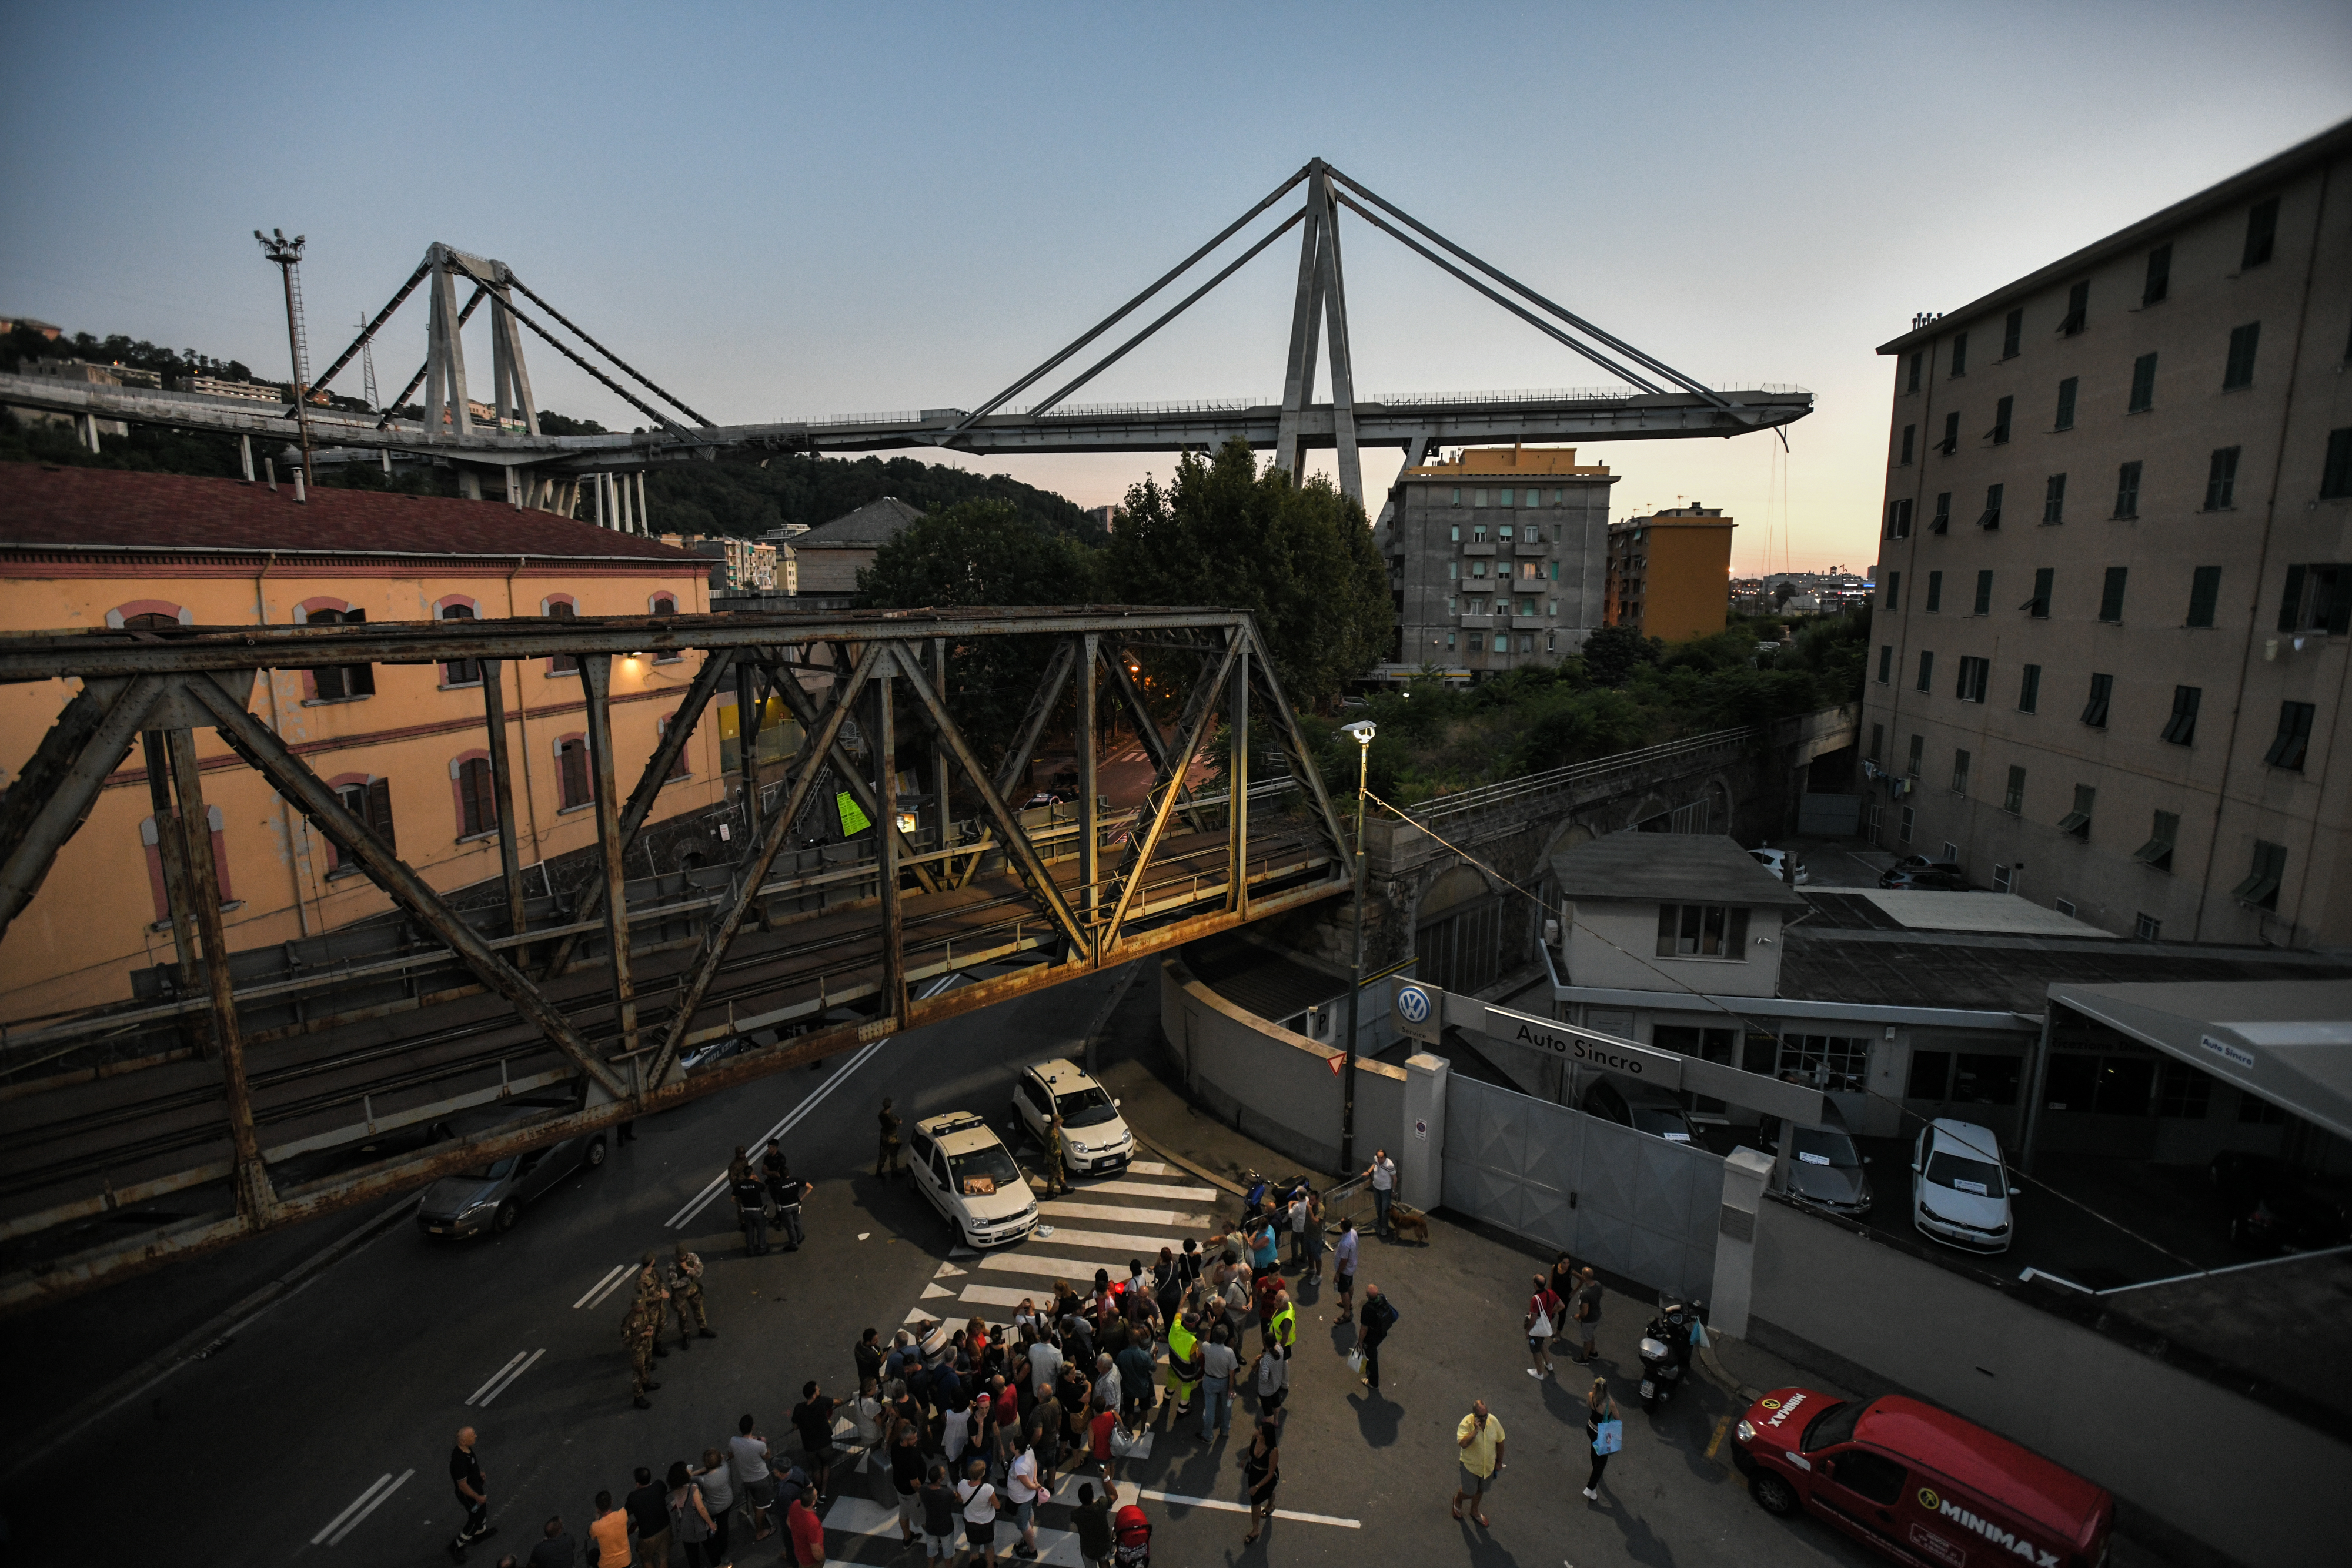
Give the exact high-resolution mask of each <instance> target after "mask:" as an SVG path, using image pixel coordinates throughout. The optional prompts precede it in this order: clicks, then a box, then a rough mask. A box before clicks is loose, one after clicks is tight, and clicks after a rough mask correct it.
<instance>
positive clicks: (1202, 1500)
mask: <svg viewBox="0 0 2352 1568" xmlns="http://www.w3.org/2000/svg"><path fill="white" fill-rule="evenodd" d="M1136 1495H1138V1496H1139V1497H1148V1498H1150V1500H1152V1501H1154V1502H1166V1503H1173V1504H1175V1505H1176V1506H1178V1507H1180V1508H1213V1509H1217V1510H1219V1511H1222V1512H1225V1513H1247V1512H1248V1511H1250V1510H1249V1505H1248V1504H1247V1503H1243V1502H1227V1501H1226V1500H1224V1499H1223V1498H1221V1497H1186V1496H1184V1495H1183V1494H1181V1492H1172V1491H1153V1490H1150V1488H1148V1487H1147V1488H1145V1489H1144V1490H1142V1491H1140V1492H1139V1493H1137V1494H1136ZM891 1517H892V1518H893V1519H896V1518H897V1517H898V1515H897V1514H896V1513H893V1514H892V1515H891ZM1274 1517H1275V1518H1276V1519H1288V1520H1295V1521H1297V1522H1298V1523H1300V1524H1330V1525H1336V1526H1338V1527H1339V1529H1341V1530H1361V1529H1363V1528H1364V1524H1363V1521H1361V1520H1357V1519H1341V1518H1340V1517H1339V1515H1337V1514H1332V1513H1294V1512H1293V1511H1290V1510H1289V1509H1286V1508H1277V1509H1276V1510H1275V1511H1274Z"/></svg>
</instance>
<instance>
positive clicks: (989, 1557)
mask: <svg viewBox="0 0 2352 1568" xmlns="http://www.w3.org/2000/svg"><path fill="white" fill-rule="evenodd" d="M956 1496H957V1498H958V1499H960V1500H961V1501H962V1503H963V1540H964V1545H965V1546H966V1547H967V1548H969V1549H970V1550H971V1551H973V1552H979V1553H980V1554H981V1555H982V1557H983V1558H984V1559H985V1560H986V1561H987V1562H988V1563H991V1564H993V1563H995V1562H996V1489H995V1488H994V1487H992V1486H990V1485H989V1484H988V1461H987V1460H986V1459H974V1460H972V1462H971V1466H970V1467H969V1468H968V1469H966V1471H965V1473H964V1479H962V1480H960V1481H958V1482H956Z"/></svg>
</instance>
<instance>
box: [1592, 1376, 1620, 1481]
mask: <svg viewBox="0 0 2352 1568" xmlns="http://www.w3.org/2000/svg"><path fill="white" fill-rule="evenodd" d="M1616 1419H1617V1401H1615V1400H1614V1399H1612V1398H1611V1397H1610V1396H1609V1380H1608V1379H1607V1378H1605V1377H1596V1378H1594V1379H1593V1380H1592V1392H1591V1394H1589V1395H1587V1396H1585V1400H1584V1441H1585V1443H1586V1445H1587V1446H1588V1447H1590V1448H1591V1449H1592V1474H1591V1476H1589V1477H1587V1478H1586V1479H1585V1482H1584V1495H1585V1497H1586V1499H1587V1500H1591V1501H1596V1502H1597V1501H1599V1500H1600V1498H1601V1471H1603V1470H1605V1469H1608V1468H1609V1456H1608V1455H1606V1454H1604V1453H1602V1452H1601V1448H1600V1443H1601V1423H1602V1422H1603V1421H1614V1420H1616Z"/></svg>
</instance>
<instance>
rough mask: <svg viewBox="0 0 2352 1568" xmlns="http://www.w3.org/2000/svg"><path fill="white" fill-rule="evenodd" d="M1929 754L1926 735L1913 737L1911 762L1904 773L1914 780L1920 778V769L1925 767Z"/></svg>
mask: <svg viewBox="0 0 2352 1568" xmlns="http://www.w3.org/2000/svg"><path fill="white" fill-rule="evenodd" d="M1926 758H1927V737H1926V736H1924V735H1914V736H1913V737H1911V760H1910V763H1909V764H1908V765H1907V766H1906V768H1904V769H1903V771H1904V772H1906V773H1907V774H1909V775H1910V776H1911V777H1912V778H1914V779H1916V778H1918V777H1919V772H1920V769H1921V768H1922V767H1923V766H1924V765H1925V762H1926Z"/></svg>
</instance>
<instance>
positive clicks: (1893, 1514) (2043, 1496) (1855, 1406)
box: [1731, 1388, 2116, 1568]
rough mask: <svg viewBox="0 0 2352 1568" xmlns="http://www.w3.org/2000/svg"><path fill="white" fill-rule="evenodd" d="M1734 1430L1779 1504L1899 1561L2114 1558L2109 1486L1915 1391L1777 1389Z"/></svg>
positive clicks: (1770, 1505)
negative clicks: (1835, 1393)
mask: <svg viewBox="0 0 2352 1568" xmlns="http://www.w3.org/2000/svg"><path fill="white" fill-rule="evenodd" d="M1732 1437H1733V1442H1732V1448H1731V1462H1732V1465H1733V1467H1734V1468H1735V1469H1738V1471H1739V1473H1740V1474H1741V1475H1743V1476H1745V1477H1746V1478H1748V1496H1750V1497H1752V1498H1754V1499H1755V1500H1756V1501H1757V1503H1758V1504H1759V1506H1760V1507H1762V1508H1763V1509H1764V1511H1766V1512H1768V1513H1775V1514H1781V1515H1787V1514H1791V1513H1796V1512H1799V1511H1804V1512H1807V1513H1811V1514H1813V1515H1814V1516H1816V1517H1817V1518H1819V1519H1821V1520H1822V1521H1826V1522H1827V1523H1828V1524H1829V1525H1831V1526H1832V1528H1834V1529H1837V1530H1841V1531H1844V1532H1845V1533H1846V1534H1848V1535H1851V1536H1853V1538H1854V1539H1855V1540H1857V1541H1859V1542H1862V1543H1863V1544H1864V1545H1865V1546H1867V1547H1869V1548H1871V1549H1872V1550H1873V1551H1874V1552H1878V1553H1880V1554H1881V1555H1883V1556H1885V1557H1889V1558H1892V1559H1893V1560H1894V1561H1895V1562H1897V1563H1912V1564H1921V1563H1927V1564H1935V1563H1953V1564H1967V1563H2033V1564H2037V1565H2040V1568H2101V1565H2102V1564H2104V1563H2105V1562H2106V1560H2107V1536H2108V1533H2109V1531H2112V1530H2113V1528H2114V1526H2115V1518H2116V1503H2115V1499H2114V1498H2113V1497H2111V1496H2109V1495H2108V1493H2107V1492H2106V1490H2105V1489H2104V1488H2102V1487H2098V1486H2095V1485H2093V1484H2092V1483H2091V1482H2089V1481H2086V1480H2084V1479H2083V1478H2082V1477H2080V1476H2078V1475H2076V1474H2074V1472H2073V1471H2072V1470H2068V1469H2062V1468H2061V1467H2059V1466H2057V1465H2055V1464H2053V1463H2052V1462H2051V1461H2049V1460H2048V1459H2045V1458H2042V1456H2041V1455H2039V1454H2037V1453H2034V1452H2032V1450H2031V1449H2028V1448H2021V1447H2019V1446H2018V1445H2017V1444H2015V1443H2012V1442H2011V1441H2010V1440H2009V1439H2008V1438H2006V1437H2001V1436H2000V1435H1999V1434H1997V1433H1993V1432H1988V1431H1986V1430H1985V1429H1984V1428H1983V1427H1979V1426H1978V1425H1976V1424H1975V1423H1974V1422H1972V1421H1963V1420H1962V1419H1960V1418H1959V1417H1958V1416H1955V1415H1953V1414H1951V1413H1950V1412H1949V1411H1947V1410H1938V1409H1937V1408H1936V1407H1935V1406H1932V1405H1926V1404H1922V1403H1921V1402H1920V1401H1918V1400H1916V1399H1906V1398H1904V1397H1902V1396H1900V1395H1893V1394H1890V1395H1887V1396H1885V1397H1884V1398H1880V1399H1874V1400H1872V1401H1870V1402H1869V1403H1867V1404H1864V1403H1863V1402H1862V1401H1860V1400H1840V1399H1836V1398H1833V1397H1832V1396H1829V1395H1827V1394H1822V1393H1819V1392H1817V1391H1815V1390H1813V1389H1810V1388H1776V1389H1774V1390H1772V1391H1771V1392H1770V1393H1769V1394H1767V1395H1765V1396H1764V1397H1762V1398H1761V1399H1759V1400H1758V1401H1757V1402H1756V1403H1755V1404H1753V1405H1751V1406H1748V1413H1747V1414H1746V1415H1745V1416H1742V1417H1741V1418H1740V1421H1739V1425H1738V1427H1736V1428H1734V1430H1733V1434H1732Z"/></svg>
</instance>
